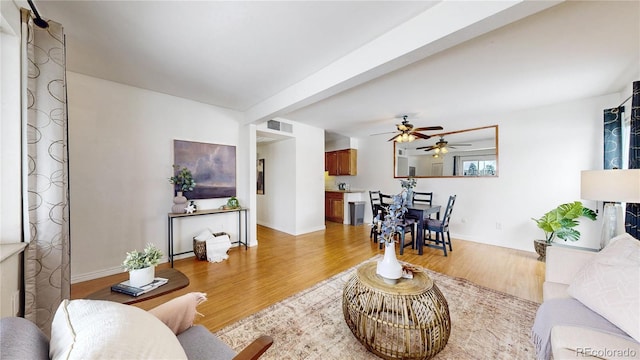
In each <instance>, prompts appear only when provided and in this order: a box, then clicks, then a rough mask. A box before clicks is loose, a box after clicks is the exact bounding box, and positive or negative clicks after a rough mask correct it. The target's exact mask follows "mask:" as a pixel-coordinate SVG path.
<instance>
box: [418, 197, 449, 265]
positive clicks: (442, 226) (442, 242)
mask: <svg viewBox="0 0 640 360" xmlns="http://www.w3.org/2000/svg"><path fill="white" fill-rule="evenodd" d="M456 196H457V195H451V196H449V201H448V202H447V208H446V210H445V211H444V216H443V217H442V220H438V219H426V226H425V228H426V229H425V231H429V232H431V231H433V232H435V233H436V238H435V239H432V238H431V237H424V240H425V244H424V245H425V246H429V247H433V248H437V249H442V251H444V256H447V245H449V251H453V249H452V247H451V235H449V220H450V219H451V213H452V212H453V205H454V204H455V202H456ZM445 233H446V234H447V236H446V238H445ZM427 241H429V242H434V243H433V244H427Z"/></svg>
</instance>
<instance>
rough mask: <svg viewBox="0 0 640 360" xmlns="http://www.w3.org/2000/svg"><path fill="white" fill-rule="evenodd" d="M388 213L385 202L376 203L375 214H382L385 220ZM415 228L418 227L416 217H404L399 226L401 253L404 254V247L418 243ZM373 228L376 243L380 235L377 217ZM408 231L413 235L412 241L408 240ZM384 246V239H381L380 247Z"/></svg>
mask: <svg viewBox="0 0 640 360" xmlns="http://www.w3.org/2000/svg"><path fill="white" fill-rule="evenodd" d="M386 213H387V208H386V206H385V204H382V205H376V207H375V209H374V214H376V216H377V215H378V214H380V219H382V220H383V221H384V217H385V215H386ZM415 228H416V221H415V220H414V219H409V218H406V217H405V218H404V219H402V222H401V223H400V224H399V226H398V229H397V231H398V238H399V239H398V240H399V241H400V255H402V254H404V248H405V247H407V246H409V245H411V247H412V248H413V247H415V244H416V232H415ZM372 229H373V230H374V232H373V242H374V243H376V242H378V236H379V235H380V234H379V233H378V231H377V226H376V221H375V217H374V224H373V227H372ZM407 232H408V233H409V234H410V235H411V242H407V236H406V235H407ZM382 246H383V241H380V246H379V248H380V249H382Z"/></svg>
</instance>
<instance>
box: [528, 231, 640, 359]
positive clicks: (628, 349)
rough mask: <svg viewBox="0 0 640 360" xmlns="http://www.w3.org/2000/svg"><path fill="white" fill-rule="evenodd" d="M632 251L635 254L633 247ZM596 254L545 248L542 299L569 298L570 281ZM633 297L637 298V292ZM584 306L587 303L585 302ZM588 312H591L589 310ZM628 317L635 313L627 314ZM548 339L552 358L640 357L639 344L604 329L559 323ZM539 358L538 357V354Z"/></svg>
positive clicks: (593, 259)
mask: <svg viewBox="0 0 640 360" xmlns="http://www.w3.org/2000/svg"><path fill="white" fill-rule="evenodd" d="M625 235H626V237H627V238H630V239H633V238H631V237H630V236H629V235H628V234H625ZM633 240H635V239H633ZM635 241H637V240H635ZM631 252H632V253H634V254H635V250H632V251H631ZM633 256H637V255H633ZM597 257H598V252H595V251H587V250H578V249H576V248H570V247H562V246H555V245H554V246H550V247H548V248H547V254H546V270H545V282H544V284H543V299H544V302H547V301H548V300H551V299H569V298H572V296H571V295H570V291H569V286H570V284H572V282H574V279H576V277H577V276H581V274H580V272H581V271H582V272H584V269H585V266H586V265H588V264H590V263H593V262H594V261H595V260H596V259H597ZM636 260H637V259H636ZM631 269H633V267H631ZM631 271H636V272H640V268H638V267H636V268H635V270H631ZM636 285H637V284H636ZM594 287H598V288H601V287H602V286H599V285H596V286H594ZM636 288H637V286H636ZM633 292H636V290H633V291H632V293H633ZM635 296H636V300H637V297H638V296H640V294H636V295H635ZM577 304H578V305H582V303H580V302H577ZM583 305H587V304H583ZM587 307H590V306H589V305H587ZM587 311H591V309H588V310H587ZM600 315H601V314H600ZM629 316H637V315H634V314H629ZM536 321H537V319H536ZM606 321H608V320H606ZM634 321H635V324H638V323H639V322H640V319H637V318H636V319H635V320H634ZM609 325H613V324H609ZM614 326H615V325H614ZM632 326H634V325H632ZM635 326H640V325H635ZM534 328H535V327H534ZM550 341H551V350H552V354H553V357H554V359H576V358H581V359H582V358H586V359H597V358H603V359H640V343H638V342H637V341H635V340H634V339H632V338H629V337H627V338H624V337H621V336H619V335H614V334H612V333H609V332H607V331H604V332H603V331H598V330H595V329H592V328H587V327H577V326H568V325H559V324H558V325H555V326H553V327H552V328H551V336H550ZM539 358H541V357H540V356H539ZM542 358H544V357H542Z"/></svg>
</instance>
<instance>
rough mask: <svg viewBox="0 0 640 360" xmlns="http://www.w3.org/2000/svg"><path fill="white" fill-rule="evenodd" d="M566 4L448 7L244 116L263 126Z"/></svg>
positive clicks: (419, 17) (429, 13)
mask: <svg viewBox="0 0 640 360" xmlns="http://www.w3.org/2000/svg"><path fill="white" fill-rule="evenodd" d="M561 2H562V1H477V2H474V1H443V2H440V3H438V4H437V5H435V6H433V7H431V8H429V9H427V10H425V11H424V12H423V13H421V14H419V15H417V16H416V17H414V18H412V19H411V20H409V21H407V22H405V23H404V24H402V25H400V26H398V27H396V28H394V29H392V30H391V31H389V32H387V33H385V34H384V35H382V36H380V37H378V38H376V39H375V40H373V41H371V42H369V43H368V44H366V45H364V46H362V47H360V48H358V49H356V50H354V51H353V52H351V53H349V54H348V55H346V56H344V57H342V58H340V59H338V60H336V61H335V62H333V63H331V64H330V65H328V66H327V67H325V68H323V69H322V70H320V71H318V72H316V73H315V74H313V75H311V76H309V77H307V78H306V79H304V80H302V81H300V82H298V83H296V84H294V85H292V86H290V87H288V88H286V89H284V90H282V91H281V92H279V93H277V94H275V95H274V96H272V97H270V98H268V99H266V100H264V101H262V102H260V103H258V104H256V105H254V106H252V107H251V108H249V109H248V110H247V111H245V113H244V115H245V119H244V123H245V124H250V123H261V122H264V121H266V120H269V119H272V118H274V117H277V116H282V115H285V114H286V113H288V112H291V111H294V110H297V109H300V108H302V107H304V106H307V105H310V104H313V103H315V102H317V101H320V100H322V99H326V98H328V97H330V96H332V95H335V94H338V93H340V92H342V91H345V90H347V89H350V88H353V87H355V86H357V85H360V84H363V83H365V82H367V81H369V80H372V79H375V78H377V77H379V76H382V75H384V74H387V73H390V72H392V71H394V70H397V69H399V68H402V67H404V66H407V65H409V64H411V63H413V62H416V61H418V60H421V59H424V58H426V57H428V56H431V55H433V54H436V53H438V52H440V51H443V50H445V49H448V48H450V47H453V46H455V45H458V44H460V43H463V42H465V41H467V40H469V39H472V38H474V37H477V36H480V35H482V34H485V33H487V32H489V31H492V30H495V29H497V28H499V27H502V26H504V25H507V24H509V23H512V22H515V21H518V20H520V19H522V18H525V17H527V16H530V15H533V14H535V13H537V12H539V11H542V10H544V9H547V8H549V7H552V6H555V5H557V4H559V3H561Z"/></svg>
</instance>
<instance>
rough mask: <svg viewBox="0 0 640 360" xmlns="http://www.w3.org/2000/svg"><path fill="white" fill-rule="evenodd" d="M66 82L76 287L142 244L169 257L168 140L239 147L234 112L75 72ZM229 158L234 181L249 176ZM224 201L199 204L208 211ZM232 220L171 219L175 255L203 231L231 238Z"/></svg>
mask: <svg viewBox="0 0 640 360" xmlns="http://www.w3.org/2000/svg"><path fill="white" fill-rule="evenodd" d="M67 75H68V95H69V152H70V154H69V162H70V188H71V192H70V204H71V205H70V206H71V275H72V281H73V282H77V281H82V280H86V279H90V278H96V277H100V276H104V275H107V274H109V273H116V272H119V271H121V268H120V264H121V262H122V260H123V259H124V255H125V253H126V252H127V251H131V250H133V249H141V248H142V247H144V245H145V244H146V243H149V242H150V243H154V244H156V245H157V246H159V247H160V248H161V249H163V250H164V252H165V254H166V252H167V248H168V246H167V213H168V212H169V211H170V209H171V205H172V198H173V191H172V186H171V185H170V184H169V182H168V178H169V177H170V176H171V175H172V164H173V140H174V139H179V140H189V141H198V142H206V143H216V144H224V145H233V146H236V145H237V144H238V143H239V126H238V125H237V124H238V123H239V122H238V121H239V119H240V118H241V114H239V113H237V112H234V111H230V110H226V109H222V108H218V107H215V106H211V105H206V104H202V103H198V102H195V101H191V100H186V99H182V98H177V97H173V96H169V95H165V94H160V93H156V92H152V91H148V90H143V89H139V88H134V87H130V86H125V85H122V84H118V83H114V82H110V81H105V80H100V79H96V78H92V77H89V76H85V75H81V74H77V73H72V72H68V74H67ZM236 156H237V165H236V169H237V170H236V171H237V173H238V174H247V173H248V170H246V169H245V170H238V169H242V168H247V169H248V167H249V164H248V161H247V160H246V159H247V156H248V154H247V152H246V151H242V150H240V151H239V150H238V149H236ZM251 168H252V169H255V167H254V165H253V164H251ZM244 178H246V176H245V177H244ZM236 185H237V188H238V199H239V200H240V204H241V205H245V206H246V204H247V202H248V201H249V198H248V197H247V196H248V189H246V186H247V185H246V181H245V180H243V179H242V178H240V177H238V178H237V184H236ZM185 195H186V196H187V197H188V196H189V194H188V193H186V194H185ZM226 201H227V199H226V198H225V199H213V200H197V201H196V202H197V203H198V205H199V208H201V209H205V208H216V207H218V206H220V205H222V204H224V203H226ZM236 219H237V217H236V214H235V213H230V214H224V215H215V216H198V217H193V218H188V219H179V220H175V223H174V224H175V228H174V230H175V232H174V234H175V235H174V241H175V247H176V249H175V250H176V252H180V251H188V250H190V249H192V237H193V236H194V235H197V234H198V233H199V232H200V231H202V230H203V229H206V228H210V229H211V230H213V231H226V232H228V233H230V234H231V236H232V238H236V239H237V232H238V230H237V222H236ZM253 234H254V236H255V231H253ZM253 242H254V243H255V241H253Z"/></svg>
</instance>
